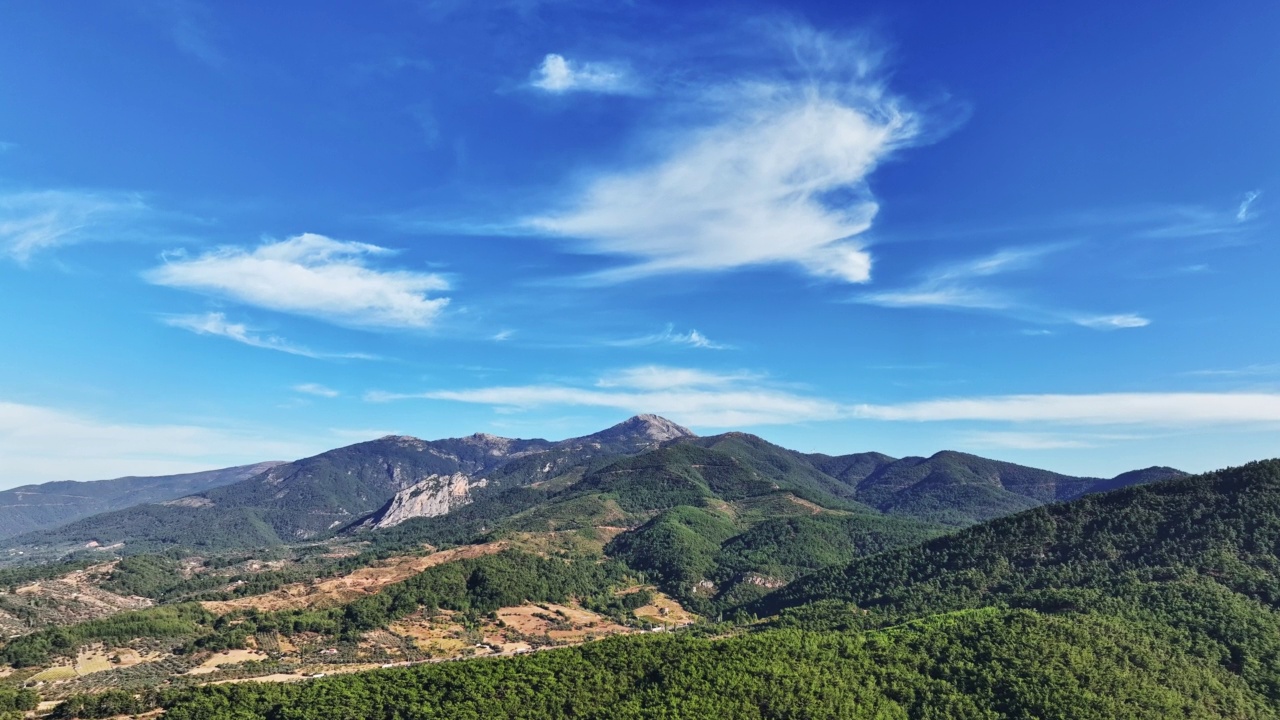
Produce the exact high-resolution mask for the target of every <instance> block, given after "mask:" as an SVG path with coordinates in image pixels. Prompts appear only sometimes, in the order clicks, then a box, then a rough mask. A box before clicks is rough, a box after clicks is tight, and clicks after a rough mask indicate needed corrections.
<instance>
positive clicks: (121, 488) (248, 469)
mask: <svg viewBox="0 0 1280 720" xmlns="http://www.w3.org/2000/svg"><path fill="white" fill-rule="evenodd" d="M282 464H284V463H283V462H281V461H271V462H261V463H256V464H253V465H240V466H238V467H229V468H222V469H220V470H207V471H205V472H196V473H185V474H182V475H158V476H154V477H134V476H130V477H122V478H115V479H114V480H93V481H88V482H79V481H74V480H64V481H59V482H48V483H41V484H39V485H23V486H21V487H16V488H13V489H11V490H5V491H3V492H0V538H7V537H12V536H14V535H21V534H23V533H26V532H31V531H34V530H42V529H46V528H53V527H57V526H59V525H62V524H65V523H69V522H71V521H73V520H78V519H80V518H83V517H88V516H89V515H95V514H97V513H101V512H106V511H108V510H117V509H120V508H125V507H130V506H132V505H139V504H142V503H152V502H162V501H165V500H172V499H174V498H179V497H182V496H184V495H190V494H192V493H198V492H204V491H205V490H211V489H213V488H216V487H221V486H223V485H230V484H231V483H234V482H239V481H241V480H244V479H245V478H248V477H252V476H254V475H257V474H258V473H261V472H263V471H264V470H268V469H270V468H273V467H275V466H277V465H282Z"/></svg>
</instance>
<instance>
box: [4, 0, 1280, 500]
mask: <svg viewBox="0 0 1280 720" xmlns="http://www.w3.org/2000/svg"><path fill="white" fill-rule="evenodd" d="M1116 5H1117V4H1116V3H1103V2H1080V3H1072V4H1070V5H1069V6H1067V5H1061V6H1045V5H1044V4H1028V3H1023V2H993V3H983V4H982V5H981V7H980V8H979V9H977V10H975V9H974V7H973V6H972V5H964V4H956V3H946V2H893V3H889V2H868V3H859V4H856V5H850V4H848V3H831V4H825V3H786V4H769V3H733V4H715V3H708V4H700V5H699V6H698V8H697V9H694V10H690V9H689V8H688V7H687V5H686V4H676V3H672V4H662V3H650V2H639V1H637V2H628V3H585V2H573V1H570V0H560V1H555V2H552V1H544V0H511V1H510V2H494V3H462V2H451V1H437V2H429V1H424V2H413V1H411V0H384V1H381V2H376V1H375V2H368V3H361V4H360V5H359V7H358V8H357V7H355V6H352V5H350V4H347V3H324V2H320V3H286V4H272V5H271V6H270V7H266V6H263V5H262V4H261V3H241V2H227V3H213V2H199V1H197V0H183V1H181V2H177V1H174V2H161V1H159V0H154V1H152V0H119V1H108V0H98V1H91V2H82V3H73V4H68V3H61V4H58V3H8V4H5V5H4V6H3V7H0V98H2V99H0V310H2V312H0V338H3V352H2V353H0V486H12V485H17V484H20V483H23V482H34V481H46V480H53V479H66V478H71V479H94V478H102V477H113V476H118V475H123V474H157V473H165V472H178V471H187V470H196V469H202V468H207V467H214V466H222V465H229V464H234V463H241V462H250V461H257V460H262V459H269V458H278V459H291V458H294V457H299V456H304V455H308V454H312V453H315V452H319V451H322V450H325V449H328V448H330V447H335V446H339V445H344V444H349V443H351V442H356V441H360V440H365V439H370V438H372V437H377V436H379V435H382V434H387V433H391V432H395V433H404V434H413V435H418V436H421V437H426V438H436V437H445V436H457V435H463V434H469V433H472V432H478V431H483V432H492V433H497V434H504V435H508V436H519V437H548V438H560V437H567V436H571V435H578V434H584V433H587V432H591V431H594V430H596V429H599V428H601V427H604V426H607V425H609V424H612V423H614V422H617V421H620V420H622V419H623V418H625V417H627V416H628V415H631V414H634V413H638V412H655V413H660V414H663V415H665V416H667V417H670V418H671V419H673V420H675V421H677V422H681V423H684V424H686V425H688V426H690V427H692V428H693V429H695V430H697V431H698V432H702V433H714V432H720V431H724V430H729V429H739V430H748V431H751V432H756V433H758V434H760V435H762V436H764V437H766V438H768V439H770V440H773V441H775V442H778V443H780V444H783V445H786V446H788V447H793V448H795V449H799V450H803V451H822V452H828V453H844V452H857V451H866V450H878V451H881V452H886V453H889V454H893V455H897V456H903V455H928V454H932V453H933V452H936V451H938V450H941V449H944V448H949V449H959V450H964V451H969V452H974V453H978V454H982V455H986V456H990V457H998V458H1002V459H1008V460H1012V461H1016V462H1022V463H1027V464H1032V465H1037V466H1041V467H1047V468H1051V469H1055V470H1060V471H1065V472H1073V473H1082V474H1095V475H1112V474H1115V473H1118V472H1121V471H1123V470H1126V469H1130V468H1134V467H1141V466H1147V465H1153V464H1169V465H1175V466H1178V467H1182V468H1185V469H1188V470H1207V469H1212V468H1215V467H1220V466H1223V465H1228V464H1238V463H1241V462H1244V461H1247V460H1251V459H1257V458H1262V457H1272V456H1275V455H1277V454H1280V452H1278V447H1280V446H1278V444H1277V441H1278V440H1280V333H1278V332H1277V325H1276V323H1277V321H1276V319H1275V307H1276V301H1275V298H1276V296H1277V292H1276V290H1275V274H1276V269H1277V268H1280V245H1278V244H1277V240H1278V238H1277V231H1276V227H1277V226H1276V217H1277V215H1276V213H1277V211H1276V208H1277V207H1280V206H1277V204H1276V200H1277V198H1278V197H1280V134H1278V133H1277V132H1276V130H1275V128H1277V127H1280V94H1278V93H1277V92H1276V79H1277V78H1278V77H1280V43H1276V42H1275V38H1276V37H1278V36H1280V5H1276V4H1275V3H1272V2H1263V1H1256V2H1242V3H1237V4H1234V5H1233V6H1232V7H1231V8H1230V11H1226V10H1224V9H1222V8H1219V7H1215V6H1212V5H1211V4H1206V3H1195V2H1170V3H1162V4H1161V5H1160V8H1159V10H1158V11H1156V10H1153V9H1145V10H1144V9H1142V8H1140V7H1138V4H1129V5H1131V6H1130V7H1117V6H1116ZM1121 5H1124V4H1121Z"/></svg>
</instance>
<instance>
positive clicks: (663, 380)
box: [365, 366, 842, 428]
mask: <svg viewBox="0 0 1280 720" xmlns="http://www.w3.org/2000/svg"><path fill="white" fill-rule="evenodd" d="M365 399H366V400H368V401H370V402H390V401H395V400H408V399H424V400H441V401H449V402H461V403H474V404H480V405H490V406H493V407H495V408H497V409H503V410H531V409H537V408H548V407H592V408H612V409H618V410H624V411H626V412H632V413H642V412H650V413H658V414H661V415H664V416H667V417H670V418H671V419H672V420H675V421H676V422H680V423H686V424H689V425H694V426H701V427H716V428H721V427H742V426H753V425H776V424H789V423H798V422H806V421H812V420H831V419H835V418H837V417H840V415H841V412H842V411H841V408H840V406H839V405H837V404H836V403H833V402H831V401H828V400H824V399H821V398H816V397H810V396H806V395H801V394H798V393H794V392H790V391H787V390H783V389H779V388H776V387H772V386H770V385H768V384H767V383H766V382H765V381H764V379H763V378H762V377H761V376H759V375H754V374H750V373H742V372H736V373H715V372H708V371H703V370H694V369H690V368H669V367H660V366H646V367H640V368H629V369H626V370H622V371H619V372H617V373H613V374H610V375H607V376H604V377H601V378H598V379H596V381H595V382H594V383H593V384H591V385H560V384H545V385H516V386H505V387H488V388H475V389H464V390H431V391H427V392H420V393H390V392H379V391H375V392H370V393H367V394H366V395H365Z"/></svg>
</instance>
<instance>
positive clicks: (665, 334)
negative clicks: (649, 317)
mask: <svg viewBox="0 0 1280 720" xmlns="http://www.w3.org/2000/svg"><path fill="white" fill-rule="evenodd" d="M605 345H610V346H612V347H645V346H647V345H682V346H685V347H692V348H700V349H702V350H731V349H733V346H732V345H725V344H724V343H718V342H715V341H714V340H712V339H711V338H709V337H707V336H706V335H703V334H702V333H700V332H698V331H697V330H690V331H689V332H676V330H675V327H674V326H672V325H668V326H667V329H666V330H664V331H662V332H660V333H655V334H653V335H643V336H641V337H636V338H628V339H626V340H610V341H608V342H606V343H605Z"/></svg>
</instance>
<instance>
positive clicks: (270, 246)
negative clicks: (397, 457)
mask: <svg viewBox="0 0 1280 720" xmlns="http://www.w3.org/2000/svg"><path fill="white" fill-rule="evenodd" d="M388 254H391V251H390V250H387V249H386V248H382V247H378V246H376V245H369V244H366V243H358V242H345V241H340V240H333V239H331V238H327V237H325V236H323V235H315V234H311V233H306V234H302V235H295V236H293V237H291V238H288V239H287V240H282V241H278V242H266V243H263V244H262V245H259V246H258V247H256V248H254V249H252V250H248V249H245V248H242V247H222V248H218V249H216V250H211V251H209V252H207V253H205V254H203V255H200V256H198V257H195V258H187V257H185V256H177V257H173V258H170V259H168V260H167V261H166V262H165V264H163V265H161V266H160V267H157V268H155V269H153V270H151V271H149V272H148V273H146V277H147V279H148V280H150V281H151V282H153V283H155V284H157V285H166V286H169V287H177V288H183V289H187V290H194V291H197V292H205V293H209V294H212V295H217V296H221V297H226V298H230V299H232V300H236V301H238V302H242V303H245V304H249V305H256V306H258V307H263V308H267V309H270V310H278V311H280V312H287V313H294V314H297V315H306V316H309V317H315V318H320V319H322V320H328V321H330V322H334V323H337V324H340V325H350V326H356V327H381V328H425V327H428V326H430V325H431V324H432V322H433V321H435V319H436V318H437V316H439V314H440V313H441V311H443V310H444V308H445V306H446V305H447V304H448V303H449V299H448V298H445V297H431V296H430V293H435V292H440V291H444V290H447V289H448V288H449V283H448V282H447V281H446V280H445V279H444V278H443V277H441V276H440V275H435V274H431V273H420V272H412V271H408V270H377V269H374V268H371V267H369V266H368V260H369V258H372V257H378V256H384V255H388Z"/></svg>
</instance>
